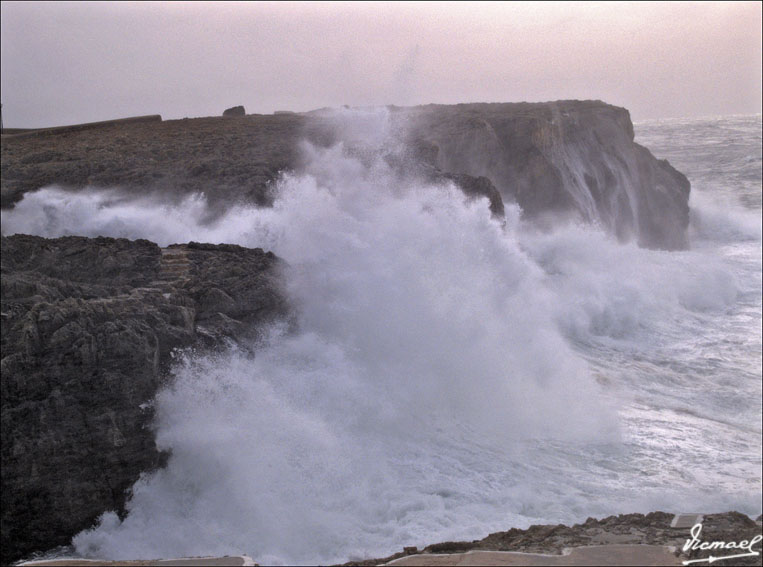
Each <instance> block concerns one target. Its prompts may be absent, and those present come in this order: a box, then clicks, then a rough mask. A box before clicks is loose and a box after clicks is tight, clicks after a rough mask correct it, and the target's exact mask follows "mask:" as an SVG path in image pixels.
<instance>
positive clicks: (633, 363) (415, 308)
mask: <svg viewBox="0 0 763 567" xmlns="http://www.w3.org/2000/svg"><path fill="white" fill-rule="evenodd" d="M337 123H338V124H339V125H340V127H338V130H339V131H340V133H343V134H342V135H343V136H345V138H343V139H344V141H345V142H347V141H349V140H353V141H355V142H357V140H358V138H363V132H372V133H373V135H370V136H368V141H367V144H366V146H367V148H369V149H370V150H371V151H369V152H364V153H362V155H359V154H358V153H357V152H354V153H353V152H348V151H347V148H346V147H345V143H343V142H339V143H337V144H336V145H333V146H330V147H326V148H322V147H315V146H310V145H306V146H305V147H304V148H303V149H304V155H305V156H306V157H305V166H304V168H303V170H302V171H300V172H299V173H293V174H286V175H283V176H282V178H281V179H280V181H279V182H278V186H277V194H278V198H277V200H276V202H275V205H274V207H273V208H272V209H258V208H255V207H250V206H244V205H238V206H234V207H231V208H230V209H229V210H228V211H227V212H226V213H225V214H224V215H223V216H221V217H217V218H216V219H214V220H210V217H209V215H208V214H207V211H206V206H205V203H204V199H203V198H202V197H200V196H194V197H189V198H187V199H186V200H184V201H182V202H179V203H178V202H176V203H161V202H157V201H156V200H154V199H150V198H140V199H131V200H124V199H119V198H116V197H115V195H116V193H115V192H113V191H111V192H109V191H103V190H93V191H88V192H82V193H71V192H63V191H61V190H58V189H55V188H48V189H44V190H42V191H38V192H36V193H33V194H28V195H27V196H25V198H24V200H23V201H22V202H21V203H19V204H18V205H17V207H16V209H15V210H14V211H11V212H6V211H4V212H3V231H4V233H11V232H15V231H26V232H35V233H37V234H41V235H45V236H59V235H62V234H70V233H76V234H85V235H91V236H95V235H98V234H104V235H109V236H127V237H131V238H137V237H142V238H148V239H150V240H154V241H157V242H159V243H160V244H162V245H166V244H169V243H172V242H184V241H188V240H197V241H210V242H230V243H237V244H242V245H245V246H252V247H254V246H259V247H263V248H265V249H269V250H273V251H274V252H275V253H276V254H278V255H279V256H281V257H283V258H284V259H285V260H286V261H287V262H288V264H289V270H288V273H287V282H288V288H289V289H288V293H289V296H290V297H291V302H292V305H293V308H294V309H295V312H296V313H297V316H298V325H297V329H296V331H295V330H293V329H284V328H280V327H275V328H273V329H271V331H270V334H269V336H268V337H267V338H266V339H264V340H263V342H262V344H260V345H258V348H257V349H256V354H255V355H254V356H251V355H250V354H247V353H245V352H239V351H238V350H236V349H232V350H230V351H228V352H225V353H219V354H217V355H214V356H211V355H208V356H190V355H184V356H181V357H180V358H179V361H178V364H177V365H176V366H175V368H174V369H173V374H174V379H173V381H172V384H171V386H170V387H169V388H168V389H166V390H164V391H162V392H161V393H160V394H159V395H158V396H157V399H156V402H155V404H156V408H157V422H156V432H157V442H158V443H159V445H160V446H161V447H162V448H166V449H170V450H171V451H172V457H171V459H170V462H169V464H168V466H167V468H166V469H164V470H162V471H158V472H157V473H155V474H153V475H146V476H144V477H143V478H142V479H141V480H140V481H139V482H138V483H137V484H136V485H135V487H134V489H133V497H132V500H131V501H130V503H129V504H128V515H127V517H126V519H125V520H124V521H120V520H119V519H118V518H117V517H116V515H114V514H106V515H104V516H103V517H102V518H101V522H100V525H99V526H98V527H97V528H96V529H94V530H92V531H87V532H83V533H82V534H80V535H79V536H77V538H75V542H74V543H75V545H76V547H77V550H78V551H79V552H80V553H82V554H84V555H90V556H98V557H112V558H120V557H133V558H135V557H144V558H152V557H168V556H178V555H208V554H233V553H248V554H250V555H252V556H254V557H256V558H257V559H258V560H259V561H260V562H262V563H279V562H281V563H315V562H341V561H345V560H347V559H349V558H351V557H368V556H383V555H385V554H387V553H390V552H393V551H396V550H399V549H400V548H401V547H402V546H403V545H424V544H428V543H433V542H435V541H442V540H447V539H470V538H476V537H483V536H484V535H485V534H486V533H488V532H489V531H495V530H498V529H506V528H508V527H524V526H527V525H528V524H530V523H539V522H551V523H556V522H559V521H563V522H577V521H580V520H582V519H584V518H585V517H587V516H591V515H599V516H600V515H604V514H610V513H621V512H624V511H627V512H632V511H641V512H646V511H650V510H653V509H657V508H661V509H668V510H681V509H684V510H686V509H696V508H697V507H698V506H699V505H701V507H702V509H707V510H727V509H740V510H743V511H748V512H749V513H759V510H757V511H756V510H755V509H754V507H755V506H756V505H757V504H755V502H759V501H760V498H759V497H760V472H759V471H760V443H759V440H760V430H759V426H756V425H755V424H756V423H758V424H759V423H760V405H759V403H758V402H759V400H760V397H761V394H760V380H759V377H760V354H759V353H760V330H759V329H760V252H759V251H760V236H759V231H758V232H756V224H755V220H754V215H752V214H750V213H749V212H746V211H743V210H736V209H734V208H733V207H721V206H717V205H716V204H715V202H714V201H712V202H710V201H707V200H705V201H702V200H700V202H699V203H696V202H695V205H694V208H693V211H692V212H693V215H694V217H693V221H692V222H693V223H694V226H695V229H694V238H695V240H694V241H693V242H692V247H693V249H692V250H690V251H685V252H673V253H669V252H659V251H651V250H642V249H639V248H637V247H636V246H633V245H625V246H624V245H621V244H619V243H617V242H616V241H615V240H614V239H613V238H611V237H609V236H607V235H606V234H604V233H602V232H601V231H599V230H597V229H595V228H592V227H587V226H581V225H575V224H565V225H560V226H558V227H556V228H555V229H554V230H546V231H538V230H536V229H535V228H534V227H532V226H531V225H527V224H525V223H524V222H523V221H521V220H520V215H519V210H518V209H517V208H516V207H512V206H509V207H507V219H506V223H505V225H504V224H502V223H500V222H498V221H496V220H495V219H493V218H492V217H491V215H490V213H489V210H488V207H487V203H486V202H485V201H474V202H469V203H466V202H465V199H464V196H463V194H461V193H460V191H459V190H458V189H457V188H455V187H454V186H452V185H450V184H431V183H422V182H421V181H420V180H417V179H416V178H415V177H406V176H404V175H403V176H401V175H400V173H399V172H398V171H393V170H392V169H391V167H390V166H389V165H388V163H387V161H385V160H384V159H379V157H378V155H384V152H390V151H392V152H394V151H396V148H395V145H394V143H393V138H394V136H393V135H392V134H390V132H389V131H388V130H387V127H386V122H385V117H384V113H383V112H373V113H371V114H369V115H363V116H360V117H358V116H355V115H352V116H350V115H346V114H344V115H341V116H340V117H339V118H338V119H337ZM391 140H392V141H391ZM380 152H381V153H380ZM693 199H695V198H694V197H693ZM700 217H701V218H702V219H705V220H704V221H703V222H704V224H703V225H702V226H705V227H706V226H708V222H707V220H706V219H713V220H712V223H714V226H717V227H718V228H717V229H715V228H714V229H712V230H706V229H702V228H699V224H698V222H699V221H698V219H699V218H700ZM757 226H759V225H757ZM728 251H731V253H729V254H726V252H728ZM721 252H723V253H721ZM756 347H757V352H756V350H755V349H756ZM756 419H757V421H756Z"/></svg>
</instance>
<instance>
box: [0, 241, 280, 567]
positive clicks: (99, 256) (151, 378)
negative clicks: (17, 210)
mask: <svg viewBox="0 0 763 567" xmlns="http://www.w3.org/2000/svg"><path fill="white" fill-rule="evenodd" d="M280 264H281V262H280V260H278V259H277V258H276V257H275V256H274V255H273V254H272V253H265V252H263V251H262V250H261V249H254V250H252V249H247V248H242V247H240V246H225V245H221V246H215V245H206V244H204V245H201V244H195V243H190V244H188V245H175V246H172V247H170V248H167V249H163V250H162V249H160V248H159V247H158V246H157V245H156V244H154V243H152V242H148V241H146V240H136V241H129V240H125V239H112V238H94V239H90V238H82V237H65V238H58V239H44V238H39V237H35V236H26V235H16V236H10V237H3V238H2V295H1V300H2V326H3V333H2V383H1V384H2V413H1V415H2V469H1V470H2V503H3V506H2V553H3V557H2V562H3V563H8V562H10V561H13V560H16V559H18V558H20V557H23V556H24V555H25V554H27V553H29V552H32V551H39V550H43V549H48V548H50V547H54V546H56V545H63V544H67V543H68V542H69V540H70V539H71V537H72V536H73V535H74V534H76V533H77V532H79V531H80V530H82V529H84V528H87V527H90V526H91V525H92V524H93V522H94V521H95V520H96V519H97V517H98V516H99V515H100V514H102V513H103V512H105V511H107V510H117V511H118V512H123V511H124V504H125V500H126V498H127V496H128V490H129V489H130V487H131V486H132V484H133V483H134V482H135V481H136V480H137V479H138V476H139V475H140V473H142V472H146V471H150V470H152V469H155V468H156V467H158V466H161V465H162V463H163V462H164V460H165V459H166V455H163V454H161V453H160V452H159V451H158V450H157V448H156V444H155V441H154V435H153V432H152V430H151V420H152V416H153V412H152V407H151V400H152V399H153V397H154V395H155V394H156V392H157V390H158V388H160V386H161V385H162V384H163V383H164V382H165V380H166V370H167V368H168V365H169V361H170V354H171V352H172V351H173V350H174V349H176V348H184V347H196V346H203V347H206V348H218V347H220V346H222V345H224V344H225V343H226V342H228V341H232V342H239V343H241V344H242V345H244V346H248V345H251V344H252V343H253V340H254V339H256V337H257V333H258V331H259V329H260V328H261V326H262V324H264V323H266V322H268V321H271V320H274V319H277V318H279V317H283V316H284V315H285V314H286V302H285V299H284V297H283V296H282V294H281V291H280V289H281V288H280V281H279V279H280V275H279V272H280V268H279V266H280Z"/></svg>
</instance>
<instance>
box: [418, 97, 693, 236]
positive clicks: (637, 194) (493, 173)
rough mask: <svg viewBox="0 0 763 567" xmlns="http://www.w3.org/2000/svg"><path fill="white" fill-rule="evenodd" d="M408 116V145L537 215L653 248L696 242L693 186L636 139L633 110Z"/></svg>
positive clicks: (471, 108)
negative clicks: (691, 234) (594, 227)
mask: <svg viewBox="0 0 763 567" xmlns="http://www.w3.org/2000/svg"><path fill="white" fill-rule="evenodd" d="M404 113H405V115H406V118H407V119H408V120H409V121H410V122H411V126H410V129H409V132H410V134H409V143H410V144H411V145H412V146H414V147H419V148H422V150H421V153H422V155H426V156H427V158H428V160H430V162H431V163H432V164H433V165H435V166H437V167H438V168H439V169H441V170H442V171H445V172H454V173H467V174H469V175H472V176H484V177H487V178H488V179H490V180H491V181H492V183H493V184H494V185H495V187H496V188H497V189H498V191H499V192H500V193H501V195H502V196H503V198H504V200H505V201H507V202H511V201H514V202H517V203H518V204H519V205H520V207H521V208H522V210H523V212H524V214H525V215H527V216H529V217H534V218H538V217H542V216H543V215H545V214H547V213H563V214H569V213H572V214H574V215H576V216H577V217H578V218H580V219H582V220H584V221H587V222H590V223H597V224H600V225H601V226H603V227H604V228H606V229H607V230H609V231H610V232H611V233H613V234H615V235H617V236H618V238H620V239H621V240H623V241H627V240H633V239H635V240H636V241H637V242H638V243H639V245H641V246H645V247H648V248H665V249H680V248H686V247H687V245H688V241H687V233H686V231H687V227H688V224H689V206H688V200H689V189H690V187H689V181H688V180H687V179H686V177H685V176H684V175H683V174H681V173H680V172H678V171H677V170H676V169H674V168H673V167H671V166H670V164H669V163H668V162H667V161H664V160H663V161H660V160H657V159H655V158H654V156H652V154H651V153H650V152H649V150H647V149H646V148H644V147H642V146H640V145H638V144H636V143H635V142H634V135H633V125H632V124H631V120H630V116H629V114H628V111H627V110H625V109H624V108H618V107H614V106H610V105H607V104H604V103H602V102H598V101H559V102H552V103H542V104H528V103H519V104H467V105H456V106H440V105H430V106H427V107H419V108H417V109H413V110H405V111H404Z"/></svg>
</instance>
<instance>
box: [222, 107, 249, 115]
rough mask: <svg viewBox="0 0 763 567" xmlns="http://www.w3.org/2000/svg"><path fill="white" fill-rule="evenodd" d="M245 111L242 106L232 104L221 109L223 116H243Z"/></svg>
mask: <svg viewBox="0 0 763 567" xmlns="http://www.w3.org/2000/svg"><path fill="white" fill-rule="evenodd" d="M245 115H246V111H245V110H244V107H243V106H232V107H231V108H226V109H225V110H224V111H223V116H245Z"/></svg>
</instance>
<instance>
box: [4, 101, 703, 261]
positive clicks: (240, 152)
mask: <svg viewBox="0 0 763 567" xmlns="http://www.w3.org/2000/svg"><path fill="white" fill-rule="evenodd" d="M343 112H345V111H343V110H337V111H316V112H312V113H306V114H277V115H272V116H264V115H249V116H243V117H240V118H238V119H237V120H226V119H224V118H197V119H186V120H170V121H165V122H149V123H125V124H112V125H109V126H104V127H102V128H97V129H87V130H79V131H77V130H74V131H72V130H66V129H64V130H63V131H61V132H52V133H48V134H45V135H36V136H3V144H2V163H3V169H2V183H1V193H0V195H1V197H2V199H1V204H2V206H3V207H11V206H13V204H14V203H16V202H17V201H18V200H19V199H20V198H21V197H22V196H23V194H24V193H26V192H28V191H32V190H35V189H38V188H40V187H44V186H46V185H50V184H53V183H56V184H59V185H63V186H68V187H73V188H82V187H85V186H88V185H90V186H96V187H114V186H116V187H121V188H123V189H125V190H127V191H131V192H146V191H158V192H161V193H164V194H167V195H177V194H186V193H190V192H199V193H204V194H205V195H206V196H207V198H208V201H209V203H210V205H211V206H212V207H213V208H216V207H223V208H224V207H226V206H228V205H230V204H231V203H233V202H238V201H242V200H243V201H248V202H253V203H256V204H258V205H262V206H267V205H270V204H272V202H273V198H274V192H273V191H274V185H273V181H274V180H275V179H276V178H277V177H278V175H279V172H281V171H284V170H299V169H300V165H301V156H300V151H299V141H300V140H302V139H304V138H307V139H310V140H311V141H312V142H314V143H317V144H321V145H329V144H331V143H333V142H336V141H338V140H339V139H340V138H341V134H340V133H339V132H338V130H337V128H338V127H337V121H336V120H335V118H336V116H338V115H341V114H342V113H343ZM389 117H390V120H391V122H392V123H393V128H392V130H393V133H394V136H395V141H396V142H398V143H399V144H400V145H401V146H402V147H403V148H404V150H405V154H406V159H404V160H403V161H402V162H399V164H398V165H404V166H405V167H415V168H418V169H422V168H423V169H422V171H423V172H424V173H426V175H427V177H429V178H430V179H442V178H443V177H445V178H447V179H449V180H451V181H453V182H454V183H456V184H457V185H458V186H460V187H461V188H462V189H464V190H465V192H466V193H467V194H470V195H482V196H485V197H488V199H489V200H490V204H491V209H492V210H493V212H494V213H496V214H500V211H502V209H503V204H504V203H509V202H516V203H518V204H519V205H520V207H521V208H522V211H523V213H524V215H525V216H526V217H527V218H531V219H537V220H539V221H541V222H549V217H550V215H555V214H561V215H565V216H574V217H576V218H579V219H581V220H583V221H586V222H589V223H594V224H597V225H599V226H601V227H602V228H604V229H605V230H608V231H609V232H611V233H612V234H614V235H616V236H617V237H618V238H619V239H620V240H622V241H629V240H635V241H637V242H638V243H639V245H641V246H645V247H649V248H664V249H680V248H686V246H687V245H688V242H687V227H688V222H689V207H688V200H689V189H690V188H689V182H688V180H687V179H686V177H685V176H684V175H683V174H681V173H680V172H678V171H676V170H675V169H674V168H673V167H671V166H670V164H668V163H667V161H664V160H658V159H656V158H655V157H654V156H652V154H651V153H650V152H649V150H647V149H646V148H644V147H642V146H640V145H638V144H636V143H634V138H633V125H632V124H631V120H630V116H629V114H628V111H627V110H625V109H623V108H618V107H614V106H611V105H608V104H605V103H603V102H599V101H558V102H549V103H500V104H459V105H452V106H444V105H428V106H419V107H410V108H396V107H390V108H389ZM397 157H398V158H399V157H400V156H399V155H398V156H397Z"/></svg>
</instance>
